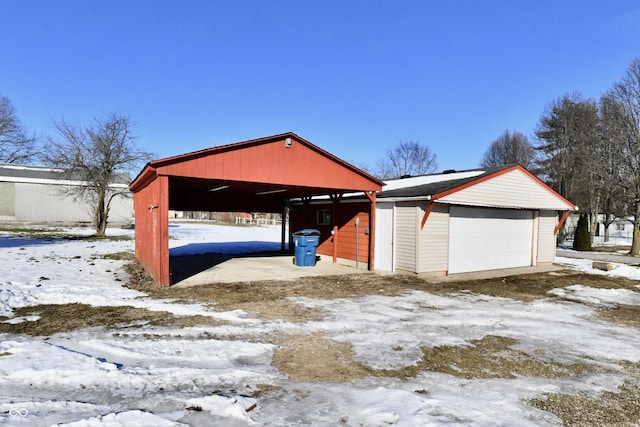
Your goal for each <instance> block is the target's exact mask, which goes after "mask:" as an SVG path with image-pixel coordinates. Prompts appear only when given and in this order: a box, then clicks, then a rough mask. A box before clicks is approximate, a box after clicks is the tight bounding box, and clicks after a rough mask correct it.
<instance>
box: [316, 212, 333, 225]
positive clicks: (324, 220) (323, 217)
mask: <svg viewBox="0 0 640 427" xmlns="http://www.w3.org/2000/svg"><path fill="white" fill-rule="evenodd" d="M318 225H331V211H330V210H329V209H322V210H319V211H318Z"/></svg>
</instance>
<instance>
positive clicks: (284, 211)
mask: <svg viewBox="0 0 640 427" xmlns="http://www.w3.org/2000/svg"><path fill="white" fill-rule="evenodd" d="M287 211H288V209H287V206H286V205H285V206H284V207H283V208H282V221H280V222H281V223H282V224H281V226H280V251H282V252H284V250H285V247H284V246H285V239H286V236H287Z"/></svg>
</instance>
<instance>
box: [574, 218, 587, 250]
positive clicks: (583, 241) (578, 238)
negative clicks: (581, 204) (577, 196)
mask: <svg viewBox="0 0 640 427" xmlns="http://www.w3.org/2000/svg"><path fill="white" fill-rule="evenodd" d="M573 249H574V250H576V251H590V250H591V235H590V234H589V220H588V219H587V214H580V218H579V219H578V226H577V227H576V232H575V235H574V236H573Z"/></svg>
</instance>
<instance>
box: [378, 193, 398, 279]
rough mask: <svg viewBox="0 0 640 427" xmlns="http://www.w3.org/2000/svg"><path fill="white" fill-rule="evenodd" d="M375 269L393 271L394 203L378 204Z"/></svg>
mask: <svg viewBox="0 0 640 427" xmlns="http://www.w3.org/2000/svg"><path fill="white" fill-rule="evenodd" d="M375 247H376V254H375V269H376V270H380V271H393V268H394V266H393V203H378V204H377V206H376V246H375Z"/></svg>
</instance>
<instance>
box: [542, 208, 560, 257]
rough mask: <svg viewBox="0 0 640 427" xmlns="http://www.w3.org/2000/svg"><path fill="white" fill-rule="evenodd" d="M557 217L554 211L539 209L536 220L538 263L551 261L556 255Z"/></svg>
mask: <svg viewBox="0 0 640 427" xmlns="http://www.w3.org/2000/svg"><path fill="white" fill-rule="evenodd" d="M557 223H558V218H557V216H556V213H555V211H540V218H539V222H538V224H539V225H538V263H545V262H553V259H554V258H555V256H556V236H555V235H554V234H553V230H554V229H555V228H556V225H557Z"/></svg>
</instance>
